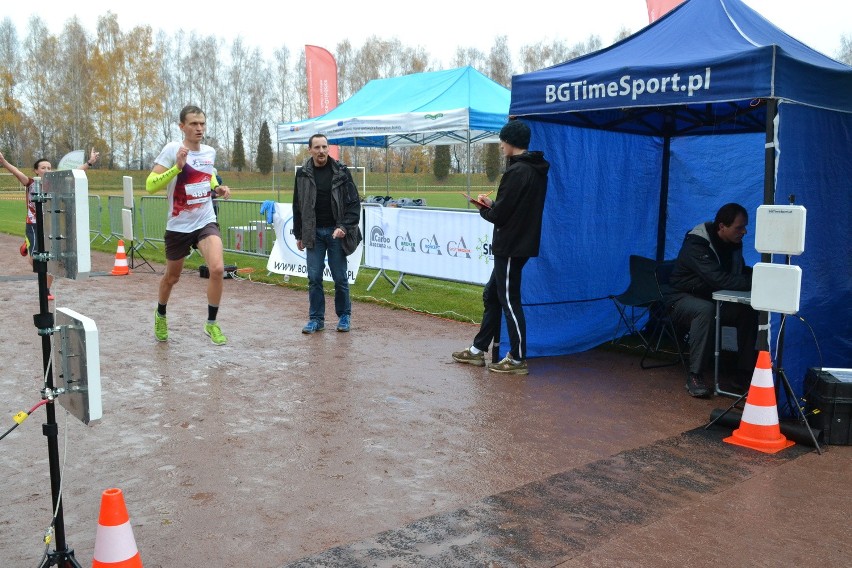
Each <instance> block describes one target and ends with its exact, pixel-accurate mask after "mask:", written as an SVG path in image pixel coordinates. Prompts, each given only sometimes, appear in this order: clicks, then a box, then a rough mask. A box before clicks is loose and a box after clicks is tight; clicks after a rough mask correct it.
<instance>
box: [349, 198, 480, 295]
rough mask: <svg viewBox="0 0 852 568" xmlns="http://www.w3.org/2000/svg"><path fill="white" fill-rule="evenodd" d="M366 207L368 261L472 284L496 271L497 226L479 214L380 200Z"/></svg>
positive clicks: (415, 273)
mask: <svg viewBox="0 0 852 568" xmlns="http://www.w3.org/2000/svg"><path fill="white" fill-rule="evenodd" d="M364 213H365V215H364V227H365V229H366V230H365V231H364V242H363V243H362V245H363V246H364V247H365V248H364V254H365V256H364V266H367V267H369V268H378V269H383V270H394V271H397V272H402V273H405V274H413V275H418V276H428V277H432V278H442V279H445V280H456V281H459V282H470V283H472V284H485V283H487V282H488V279H489V278H490V277H491V269H492V268H493V263H494V257H493V255H492V254H491V236H492V232H493V229H494V226H493V225H492V224H491V223H489V222H487V221H485V220H484V219H483V218H482V217H480V216H479V215H478V214H476V213H471V212H466V211H440V210H433V209H419V208H397V207H379V206H375V207H370V206H366V207H364ZM356 254H357V253H356Z"/></svg>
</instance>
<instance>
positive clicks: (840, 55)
mask: <svg viewBox="0 0 852 568" xmlns="http://www.w3.org/2000/svg"><path fill="white" fill-rule="evenodd" d="M837 60H838V61H842V62H843V63H845V64H846V65H852V36H847V35H843V36H841V38H840V50H839V51H838V52H837Z"/></svg>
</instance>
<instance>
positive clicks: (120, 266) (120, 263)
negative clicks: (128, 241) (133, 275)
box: [111, 241, 130, 276]
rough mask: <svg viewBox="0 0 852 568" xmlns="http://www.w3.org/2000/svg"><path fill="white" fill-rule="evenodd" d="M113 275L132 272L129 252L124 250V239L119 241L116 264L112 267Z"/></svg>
mask: <svg viewBox="0 0 852 568" xmlns="http://www.w3.org/2000/svg"><path fill="white" fill-rule="evenodd" d="M111 274H112V275H113V276H126V275H128V274H130V267H129V266H128V265H127V254H126V253H125V252H124V241H118V250H117V251H116V252H115V266H113V268H112V272H111Z"/></svg>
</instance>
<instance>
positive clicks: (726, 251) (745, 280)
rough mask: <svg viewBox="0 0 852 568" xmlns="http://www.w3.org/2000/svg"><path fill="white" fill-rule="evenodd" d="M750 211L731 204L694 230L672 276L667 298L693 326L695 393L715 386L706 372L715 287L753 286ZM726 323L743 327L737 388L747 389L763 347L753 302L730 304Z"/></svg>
mask: <svg viewBox="0 0 852 568" xmlns="http://www.w3.org/2000/svg"><path fill="white" fill-rule="evenodd" d="M747 225H748V212H747V211H746V210H745V208H744V207H743V206H742V205H739V204H737V203H728V204H726V205H723V206H722V208H721V209H719V211H718V212H717V213H716V218H715V219H714V220H713V221H712V222H708V223H701V224H699V225H696V226H695V228H693V229H692V230H691V231H689V232H688V233H687V234H686V236H685V237H684V239H683V245H682V246H681V249H680V252H679V253H678V256H677V261H676V263H675V268H674V270H673V271H672V275H671V279H670V281H669V283H670V286H671V291H670V293H668V294H667V295H666V298H665V299H666V303H667V305H669V306H670V308H671V313H672V319H673V320H674V322H675V325H676V326H678V327H681V328H684V329H686V328H688V329H689V376H688V378H687V381H686V388H687V390H688V391H689V394H690V395H692V396H695V397H702V398H703V397H707V396H710V395H711V394H712V392H713V385H712V384H711V382H710V381H707V380H705V379H704V375H703V371H704V369H705V368H707V366H708V365H709V362H710V355H711V354H712V352H713V341H714V335H713V331H714V329H715V319H716V305H715V302H714V301H713V299H712V295H713V292H717V291H719V290H751V267H749V266H746V265H745V261H744V260H743V250H742V249H743V243H742V241H743V237H744V236H745V234H746V226H747ZM720 318H721V325H725V326H733V327H736V328H737V349H738V356H737V375H736V378H735V380H734V384H733V387H734V388H737V389H744V388H745V387H747V381H748V378H749V377H751V374H752V373H753V371H754V365H755V361H756V359H757V352H756V351H755V342H756V339H757V312H755V311H754V310H753V309H752V308H751V306H749V305H748V304H738V303H724V304H723V305H722V308H721V312H720Z"/></svg>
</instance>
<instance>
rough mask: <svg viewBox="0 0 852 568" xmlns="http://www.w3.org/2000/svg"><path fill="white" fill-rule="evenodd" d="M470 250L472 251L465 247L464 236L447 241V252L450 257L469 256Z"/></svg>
mask: <svg viewBox="0 0 852 568" xmlns="http://www.w3.org/2000/svg"><path fill="white" fill-rule="evenodd" d="M471 252H473V251H472V250H470V249H469V248H467V244H466V243H465V242H464V237H459V240H457V241H449V242H448V243H447V254H449V255H450V256H452V257H455V258H458V257H459V256H464V258H470V253H471Z"/></svg>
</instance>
